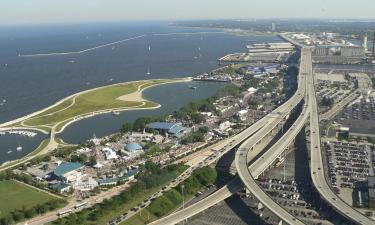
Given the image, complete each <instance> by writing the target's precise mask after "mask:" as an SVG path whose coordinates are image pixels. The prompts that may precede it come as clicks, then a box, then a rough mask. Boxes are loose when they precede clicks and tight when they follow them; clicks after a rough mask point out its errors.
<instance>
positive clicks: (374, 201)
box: [367, 177, 375, 208]
mask: <svg viewBox="0 0 375 225" xmlns="http://www.w3.org/2000/svg"><path fill="white" fill-rule="evenodd" d="M367 186H368V195H369V207H370V208H375V177H368V178H367Z"/></svg>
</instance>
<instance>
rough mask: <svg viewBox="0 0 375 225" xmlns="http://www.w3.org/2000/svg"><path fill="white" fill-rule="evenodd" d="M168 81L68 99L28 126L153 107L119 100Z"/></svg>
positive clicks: (109, 88) (33, 120)
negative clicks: (113, 110)
mask: <svg viewBox="0 0 375 225" xmlns="http://www.w3.org/2000/svg"><path fill="white" fill-rule="evenodd" d="M167 81H168V80H150V81H139V82H133V83H127V84H119V85H113V86H108V87H104V88H99V89H96V90H93V91H89V92H87V93H84V94H81V95H78V96H77V97H76V99H75V103H74V104H73V105H71V104H72V103H73V98H70V99H67V100H65V101H64V102H62V103H61V104H59V105H57V106H55V107H53V108H51V109H49V110H47V111H46V112H43V113H41V114H39V115H37V116H34V117H32V118H30V119H28V120H26V121H25V125H27V126H41V125H49V124H50V125H53V124H56V123H60V122H63V121H65V120H69V119H72V118H74V117H75V116H79V115H83V114H87V113H91V112H95V111H100V110H107V109H113V108H124V107H134V108H137V107H152V106H156V105H157V104H156V103H153V102H150V101H146V102H145V103H146V105H143V104H142V102H137V101H122V100H118V99H117V98H118V97H120V96H122V95H127V94H130V93H133V92H136V91H137V90H138V87H140V86H141V89H144V88H147V87H149V86H153V85H155V84H160V83H165V82H167Z"/></svg>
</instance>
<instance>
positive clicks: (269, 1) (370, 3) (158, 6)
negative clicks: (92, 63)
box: [0, 0, 375, 25]
mask: <svg viewBox="0 0 375 225" xmlns="http://www.w3.org/2000/svg"><path fill="white" fill-rule="evenodd" d="M374 11H375V1H374V0H355V1H354V0H0V24H1V25H12V24H35V23H36V24H38V23H65V22H69V23H71V22H99V21H134V20H135V21H138V20H141V21H149V20H167V21H173V20H190V19H252V18H374V17H375V14H374Z"/></svg>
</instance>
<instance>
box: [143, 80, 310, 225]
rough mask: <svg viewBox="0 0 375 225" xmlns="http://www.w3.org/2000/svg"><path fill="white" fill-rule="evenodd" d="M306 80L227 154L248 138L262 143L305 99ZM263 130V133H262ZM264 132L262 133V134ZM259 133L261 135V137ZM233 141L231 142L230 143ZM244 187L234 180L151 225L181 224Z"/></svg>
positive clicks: (248, 130) (238, 136)
mask: <svg viewBox="0 0 375 225" xmlns="http://www.w3.org/2000/svg"><path fill="white" fill-rule="evenodd" d="M304 83H305V78H304V77H300V79H299V81H298V90H297V91H296V93H295V94H294V95H293V96H292V97H291V98H290V99H289V100H288V101H286V102H285V103H284V104H282V105H281V106H279V107H278V108H277V109H275V110H274V111H272V112H271V113H269V114H268V115H266V116H265V117H263V118H262V119H260V120H259V121H257V122H256V123H255V124H253V125H252V126H250V127H249V128H247V129H246V130H245V131H243V132H241V133H240V134H238V135H237V136H236V137H234V138H233V139H232V140H235V142H234V143H233V144H231V145H229V146H228V145H226V148H227V149H226V150H225V151H224V152H225V153H226V152H228V151H229V150H231V149H233V147H234V146H236V145H238V144H240V143H241V142H243V141H244V140H245V139H246V138H249V137H250V138H253V137H254V136H255V137H256V138H255V139H256V143H257V142H259V141H261V140H262V139H263V138H264V137H265V136H266V135H267V134H268V133H269V131H271V130H268V131H265V130H264V129H263V128H264V127H265V126H267V127H269V126H271V127H272V129H273V128H275V127H276V126H278V124H279V123H280V122H281V121H283V120H284V118H285V117H286V116H287V115H288V114H289V113H290V112H291V110H293V109H294V108H295V107H296V105H297V104H298V103H299V102H300V101H301V100H302V98H303V97H304V92H305V85H304ZM262 130H263V131H262ZM261 131H262V132H261ZM259 132H261V134H260V135H259ZM230 142H231V141H229V143H230ZM255 156H256V154H254V156H253V157H255ZM241 187H242V184H241V181H240V179H238V178H235V179H233V180H232V181H231V182H229V183H228V184H227V185H225V186H224V187H222V188H221V189H219V190H218V191H216V192H215V193H213V194H212V195H210V196H208V197H207V198H205V199H202V200H201V201H199V202H197V203H195V204H193V205H191V206H189V207H187V208H185V209H183V210H180V211H178V212H175V213H173V214H170V215H168V216H166V217H163V218H161V219H159V220H157V221H154V222H152V223H150V224H153V225H156V224H158V225H167V224H176V223H178V222H181V221H183V220H185V219H187V218H189V217H191V216H194V215H196V214H198V213H200V212H202V211H204V210H205V209H207V208H209V207H211V206H213V205H215V204H217V203H219V202H220V201H223V200H225V199H226V198H228V197H229V196H231V195H232V194H233V193H235V192H237V191H239V190H240V189H241Z"/></svg>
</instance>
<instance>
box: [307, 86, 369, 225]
mask: <svg viewBox="0 0 375 225" xmlns="http://www.w3.org/2000/svg"><path fill="white" fill-rule="evenodd" d="M311 89H312V90H313V94H312V96H311V98H310V101H311V105H312V109H311V116H310V144H311V149H310V151H311V171H310V172H311V177H312V181H313V184H314V186H315V188H316V189H317V190H318V192H319V194H320V196H321V197H322V198H323V199H325V200H326V201H327V202H328V203H329V204H330V205H331V206H332V207H333V208H334V209H335V210H336V211H338V212H339V213H340V214H342V215H343V216H344V217H346V218H348V219H349V220H350V221H353V222H355V223H356V224H362V225H373V224H375V221H374V220H372V219H370V218H368V217H366V216H365V215H363V214H361V213H360V212H358V211H357V210H355V209H354V208H353V207H352V206H350V205H348V204H347V203H346V202H344V201H343V200H342V199H341V198H339V197H338V196H337V195H336V194H335V193H334V192H333V191H332V189H331V188H330V186H329V184H328V182H327V179H326V177H325V173H324V165H323V153H322V149H321V142H320V130H319V115H318V104H317V101H316V95H315V91H314V85H312V87H311Z"/></svg>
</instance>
